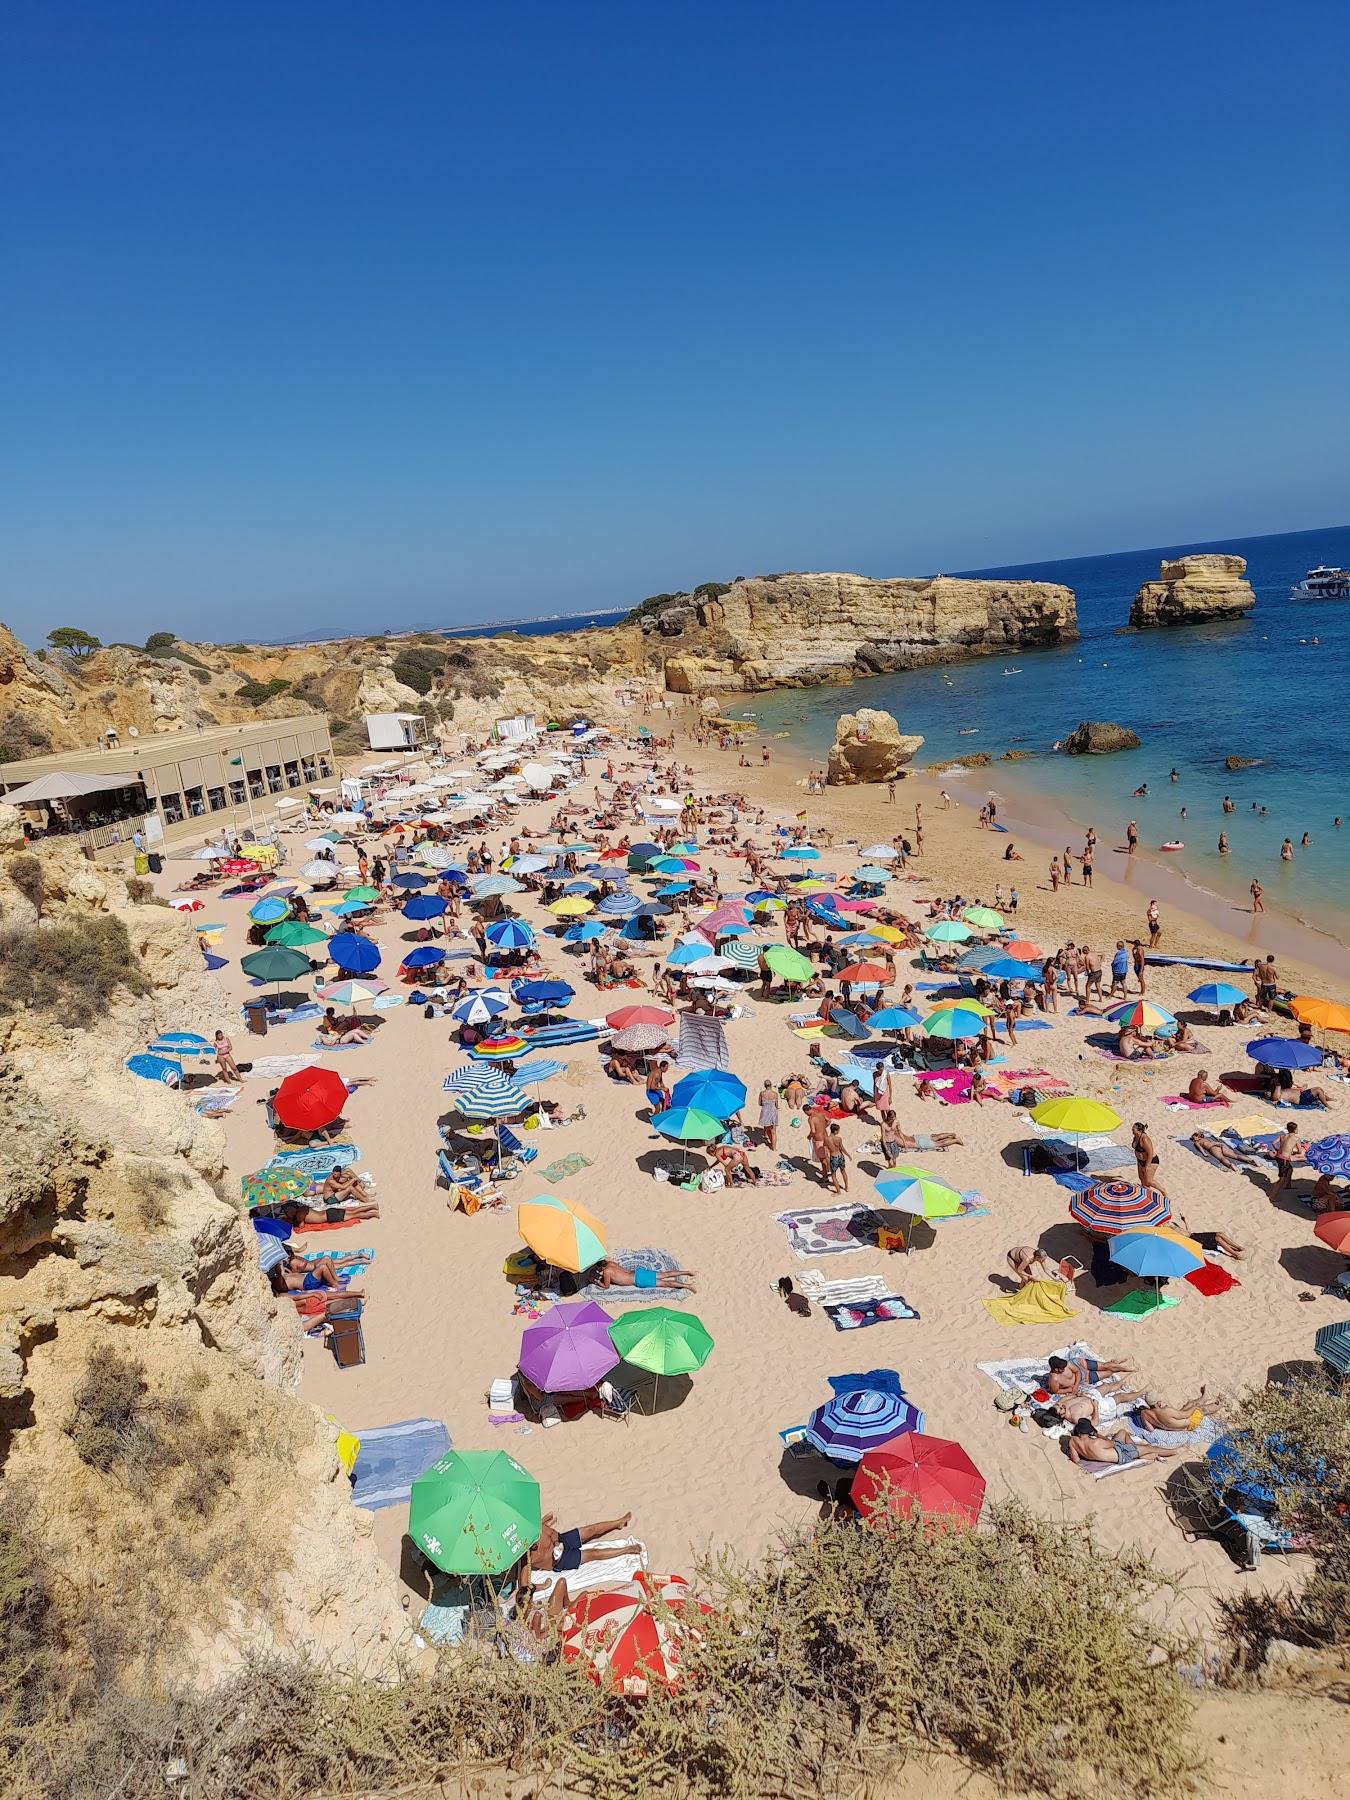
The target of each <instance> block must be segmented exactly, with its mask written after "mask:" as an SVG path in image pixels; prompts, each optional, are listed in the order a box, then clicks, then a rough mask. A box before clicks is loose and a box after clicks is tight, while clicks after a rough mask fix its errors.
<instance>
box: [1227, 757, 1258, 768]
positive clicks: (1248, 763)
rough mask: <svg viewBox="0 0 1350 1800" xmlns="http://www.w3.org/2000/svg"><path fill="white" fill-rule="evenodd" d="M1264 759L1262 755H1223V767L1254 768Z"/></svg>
mask: <svg viewBox="0 0 1350 1800" xmlns="http://www.w3.org/2000/svg"><path fill="white" fill-rule="evenodd" d="M1264 761H1265V758H1264V757H1263V756H1225V757H1224V759H1223V766H1224V768H1225V769H1255V768H1256V767H1257V766H1258V765H1259V764H1261V763H1263V762H1264Z"/></svg>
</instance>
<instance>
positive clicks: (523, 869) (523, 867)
mask: <svg viewBox="0 0 1350 1800" xmlns="http://www.w3.org/2000/svg"><path fill="white" fill-rule="evenodd" d="M551 866H552V864H551V859H550V858H549V857H547V856H538V855H534V856H531V855H525V856H506V857H503V858H502V867H503V868H504V869H510V871H511V873H512V875H538V874H539V873H540V871H541V870H543V869H547V868H549V867H551Z"/></svg>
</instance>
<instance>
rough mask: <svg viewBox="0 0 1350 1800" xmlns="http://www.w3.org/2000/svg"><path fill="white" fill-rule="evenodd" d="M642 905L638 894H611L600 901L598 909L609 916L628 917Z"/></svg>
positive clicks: (613, 917)
mask: <svg viewBox="0 0 1350 1800" xmlns="http://www.w3.org/2000/svg"><path fill="white" fill-rule="evenodd" d="M641 905H642V902H641V901H640V900H639V899H638V897H637V895H636V894H610V895H608V896H607V897H606V898H605V899H604V900H602V901H601V902H600V905H599V907H598V909H597V910H598V911H600V912H602V913H604V914H605V915H606V917H607V918H611V919H626V918H627V917H628V915H629V913H635V912H636V911H637V909H638V908H639V907H640V906H641Z"/></svg>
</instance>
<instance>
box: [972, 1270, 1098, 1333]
mask: <svg viewBox="0 0 1350 1800" xmlns="http://www.w3.org/2000/svg"><path fill="white" fill-rule="evenodd" d="M1068 1291H1069V1288H1068V1283H1067V1282H1064V1281H1049V1280H1041V1281H1028V1282H1026V1283H1025V1284H1024V1285H1023V1286H1022V1287H1021V1288H1020V1289H1019V1290H1018V1292H1017V1293H1015V1294H982V1295H981V1296H980V1305H981V1306H982V1307H983V1308H984V1309H985V1311H986V1312H987V1313H988V1314H989V1316H990V1318H991V1319H993V1321H994V1323H995V1324H996V1325H1060V1324H1063V1323H1064V1321H1065V1320H1066V1319H1073V1318H1077V1316H1078V1315H1077V1314H1076V1313H1075V1312H1074V1310H1073V1309H1072V1307H1070V1306H1068V1305H1066V1303H1065V1296H1066V1295H1067V1293H1068Z"/></svg>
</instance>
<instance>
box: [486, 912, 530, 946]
mask: <svg viewBox="0 0 1350 1800" xmlns="http://www.w3.org/2000/svg"><path fill="white" fill-rule="evenodd" d="M484 936H485V937H486V938H487V941H488V943H489V944H491V945H492V946H493V948H494V949H497V950H528V949H529V947H530V945H531V944H532V943H533V942H534V928H533V927H532V926H530V925H527V924H526V923H525V921H524V920H523V919H498V920H497V922H496V924H494V925H489V926H488V928H487V931H486V932H485V933H484Z"/></svg>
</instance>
